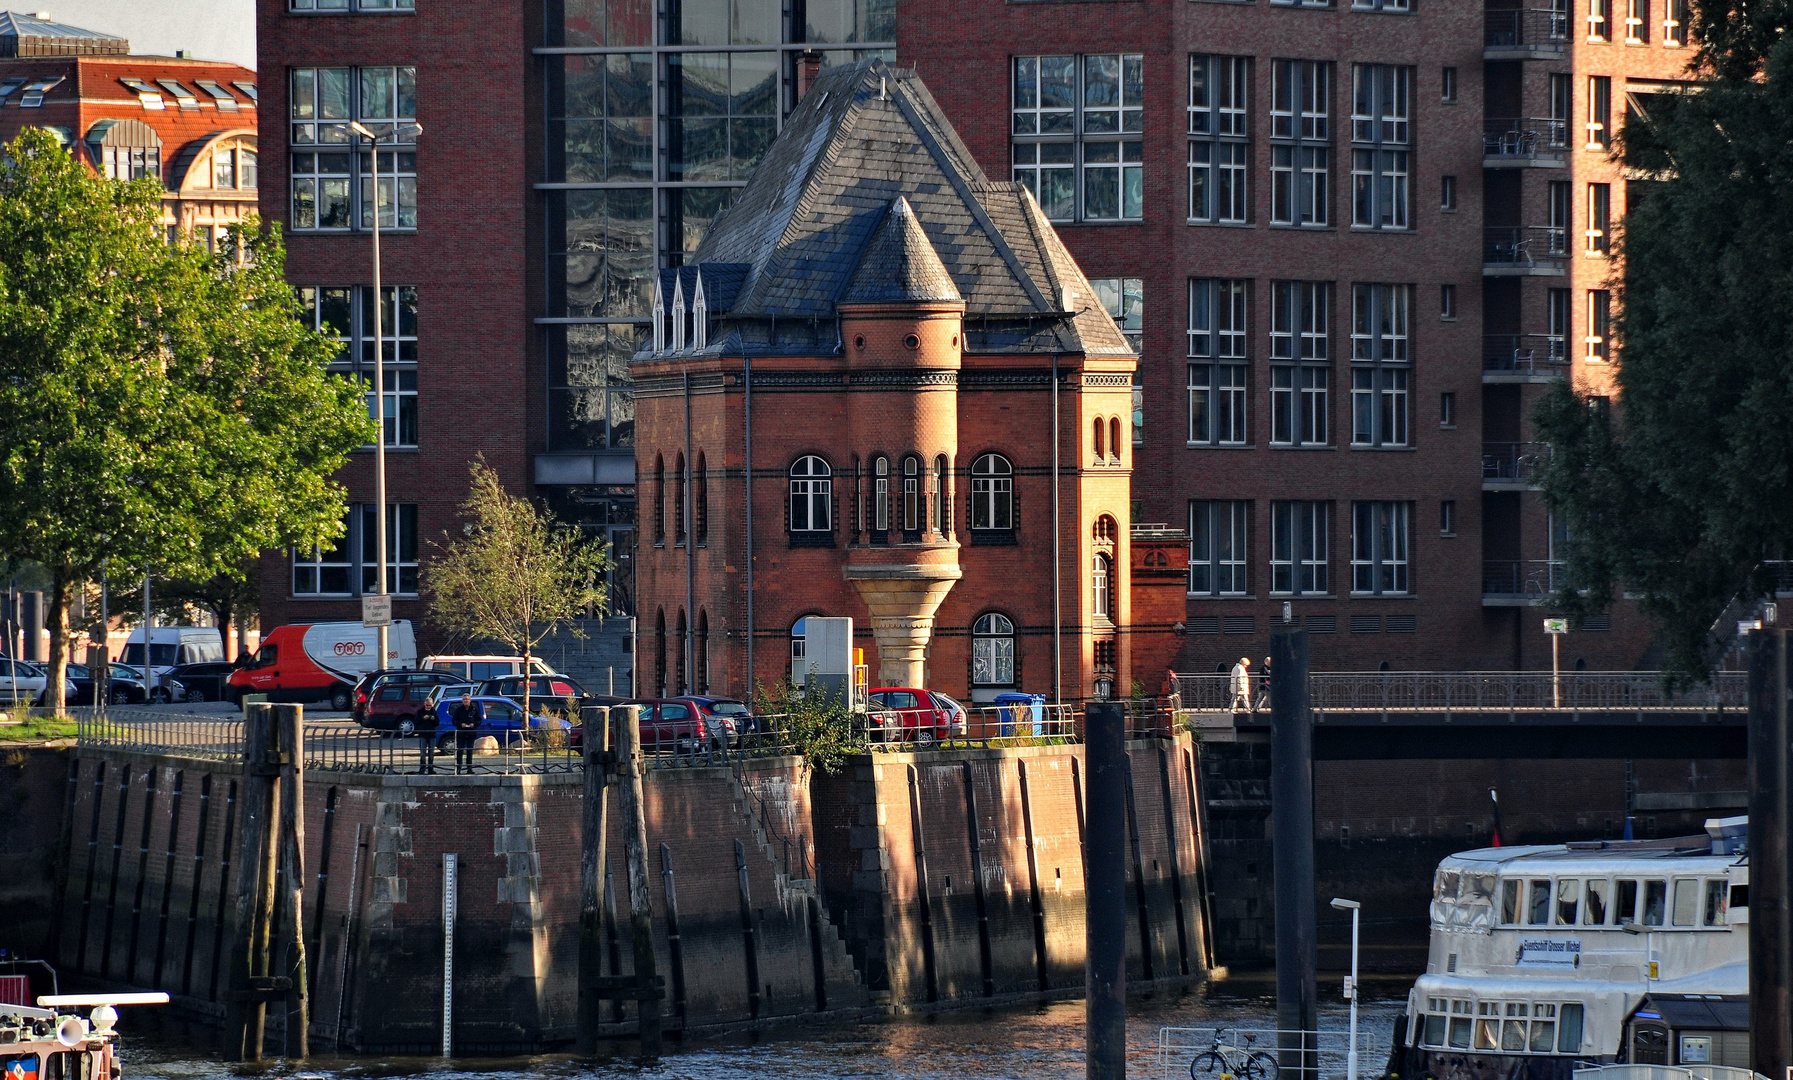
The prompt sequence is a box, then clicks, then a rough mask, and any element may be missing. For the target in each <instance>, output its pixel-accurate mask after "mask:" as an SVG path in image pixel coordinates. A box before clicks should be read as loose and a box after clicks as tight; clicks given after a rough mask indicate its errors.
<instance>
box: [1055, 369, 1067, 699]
mask: <svg viewBox="0 0 1793 1080" xmlns="http://www.w3.org/2000/svg"><path fill="white" fill-rule="evenodd" d="M1058 469H1059V447H1058V354H1057V353H1053V354H1052V703H1053V704H1054V705H1059V704H1063V702H1064V699H1065V651H1064V649H1065V646H1064V636H1065V620H1064V613H1063V612H1064V587H1063V585H1062V583H1061V577H1062V575H1063V573H1064V553H1063V547H1064V532H1063V530H1062V529H1060V528H1059V509H1058V499H1059V494H1058V489H1059V475H1058Z"/></svg>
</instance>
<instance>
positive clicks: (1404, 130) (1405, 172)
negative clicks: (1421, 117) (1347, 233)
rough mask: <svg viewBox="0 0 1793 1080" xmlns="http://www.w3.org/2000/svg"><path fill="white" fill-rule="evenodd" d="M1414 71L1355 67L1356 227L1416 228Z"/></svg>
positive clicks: (1353, 151) (1353, 177)
mask: <svg viewBox="0 0 1793 1080" xmlns="http://www.w3.org/2000/svg"><path fill="white" fill-rule="evenodd" d="M1413 70H1414V69H1413V68H1411V67H1408V66H1405V65H1399V64H1353V65H1351V144H1352V148H1351V192H1352V196H1351V208H1352V210H1351V227H1352V228H1354V229H1375V230H1384V231H1405V230H1407V229H1410V228H1411V227H1412V220H1413V218H1412V202H1413V199H1412V183H1411V179H1412V177H1411V169H1412V157H1411V155H1412V149H1413V125H1412V112H1413Z"/></svg>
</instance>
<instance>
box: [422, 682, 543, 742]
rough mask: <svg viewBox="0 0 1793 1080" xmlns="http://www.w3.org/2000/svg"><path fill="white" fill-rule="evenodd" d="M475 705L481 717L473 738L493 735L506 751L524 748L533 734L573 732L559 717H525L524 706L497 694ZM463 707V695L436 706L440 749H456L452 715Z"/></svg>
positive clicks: (481, 698) (480, 698) (477, 698)
mask: <svg viewBox="0 0 1793 1080" xmlns="http://www.w3.org/2000/svg"><path fill="white" fill-rule="evenodd" d="M473 702H474V704H476V705H478V706H479V708H480V713H481V718H480V724H479V727H477V728H475V729H474V734H475V735H476V736H478V735H490V736H492V737H493V738H495V739H497V740H498V745H499V746H500V747H503V748H505V749H515V748H516V747H518V746H521V745H522V744H523V743H524V741H525V740H526V739H528V737H529V735H528V733H529V732H531V731H538V732H553V731H570V729H571V728H572V725H571V724H570V723H568V722H567V721H566V720H564V719H562V718H561V717H558V716H524V715H523V706H521V705H519V704H517V703H516V702H515V701H512V700H511V699H510V698H507V697H500V696H498V695H496V694H480V695H477V696H475V697H474V699H473ZM460 703H461V698H460V695H459V694H456V695H455V696H454V697H451V698H444V699H443V700H442V701H441V702H440V703H438V704H437V705H436V735H435V739H436V746H437V747H438V748H441V749H452V748H453V747H454V737H455V726H454V722H453V721H452V720H450V719H449V715H450V713H451V712H452V711H453V710H454V707H455V706H456V705H459V704H460Z"/></svg>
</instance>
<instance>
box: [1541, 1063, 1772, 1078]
mask: <svg viewBox="0 0 1793 1080" xmlns="http://www.w3.org/2000/svg"><path fill="white" fill-rule="evenodd" d="M1574 1077H1575V1080H1768V1078H1767V1077H1765V1076H1763V1075H1762V1074H1761V1073H1759V1072H1751V1071H1750V1070H1749V1069H1745V1068H1743V1067H1742V1066H1738V1065H1596V1066H1593V1067H1592V1068H1586V1069H1576V1070H1575V1072H1574Z"/></svg>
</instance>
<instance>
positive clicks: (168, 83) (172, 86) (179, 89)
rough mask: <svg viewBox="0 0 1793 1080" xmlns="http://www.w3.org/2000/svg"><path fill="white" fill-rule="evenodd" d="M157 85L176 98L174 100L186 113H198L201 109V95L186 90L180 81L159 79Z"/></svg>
mask: <svg viewBox="0 0 1793 1080" xmlns="http://www.w3.org/2000/svg"><path fill="white" fill-rule="evenodd" d="M156 84H157V85H158V86H160V87H161V88H162V89H164V90H166V91H168V92H169V93H170V94H172V95H173V96H174V100H175V102H176V103H177V104H179V105H180V107H181V109H182V111H184V112H196V111H198V109H199V95H198V94H195V93H194V92H193V91H191V90H189V89H187V88H186V86H185V85H183V84H182V83H181V82H180V80H178V79H157V80H156Z"/></svg>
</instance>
